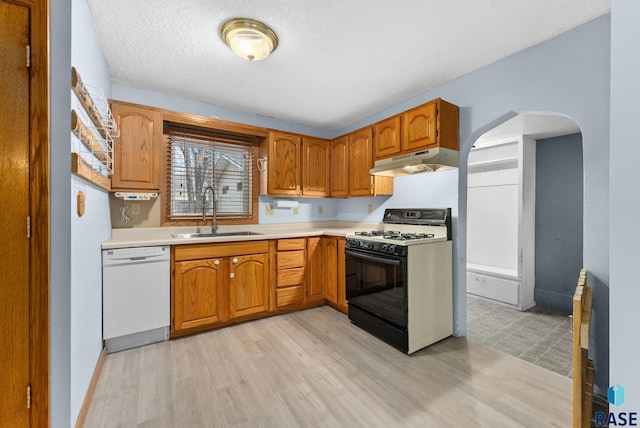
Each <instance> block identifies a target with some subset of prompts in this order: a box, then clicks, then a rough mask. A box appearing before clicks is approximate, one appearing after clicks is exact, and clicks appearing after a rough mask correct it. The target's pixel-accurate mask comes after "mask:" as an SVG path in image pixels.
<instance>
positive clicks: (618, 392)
mask: <svg viewBox="0 0 640 428" xmlns="http://www.w3.org/2000/svg"><path fill="white" fill-rule="evenodd" d="M607 401H609V403H610V404H612V405H613V406H615V407H618V406H621V405H622V404H624V387H623V386H622V385H619V384H617V383H616V384H615V385H614V386H610V387H609V389H608V390H607ZM594 416H595V418H596V426H597V427H606V426H609V427H625V426H629V427H637V426H638V413H637V412H609V413H608V414H607V413H605V412H596V413H595V415H594Z"/></svg>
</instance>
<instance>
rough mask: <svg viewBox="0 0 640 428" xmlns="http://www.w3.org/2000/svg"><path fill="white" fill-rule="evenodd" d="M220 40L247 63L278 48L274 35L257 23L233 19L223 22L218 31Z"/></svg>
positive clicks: (263, 56) (245, 19) (257, 59)
mask: <svg viewBox="0 0 640 428" xmlns="http://www.w3.org/2000/svg"><path fill="white" fill-rule="evenodd" d="M220 34H221V36H222V40H224V42H225V43H226V44H227V45H229V47H230V48H231V49H232V50H233V51H234V52H235V53H236V54H238V56H240V57H242V58H244V59H247V60H249V61H259V60H261V59H265V58H266V57H268V56H269V54H270V53H271V52H273V51H274V50H276V48H277V47H278V37H277V36H276V33H274V32H273V30H271V28H269V27H267V26H266V25H265V24H263V23H262V22H259V21H255V20H253V19H248V18H235V19H232V20H230V21H227V22H225V23H224V24H223V25H222V28H221V29H220Z"/></svg>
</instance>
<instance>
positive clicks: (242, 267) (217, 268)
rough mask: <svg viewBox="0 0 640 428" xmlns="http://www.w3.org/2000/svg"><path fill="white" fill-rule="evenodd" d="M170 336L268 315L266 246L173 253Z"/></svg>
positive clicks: (214, 247) (192, 247)
mask: <svg viewBox="0 0 640 428" xmlns="http://www.w3.org/2000/svg"><path fill="white" fill-rule="evenodd" d="M172 253H173V261H174V263H173V275H172V281H171V293H172V295H171V303H172V304H171V321H172V322H171V335H172V336H173V335H176V334H178V333H180V332H182V331H184V330H191V331H195V330H197V331H199V330H206V329H207V328H209V327H215V326H216V325H217V324H219V323H223V322H226V321H229V320H231V319H234V318H238V317H242V316H247V315H255V314H259V313H261V312H267V311H268V310H269V241H250V242H249V241H247V242H236V243H224V244H195V245H180V246H175V247H172Z"/></svg>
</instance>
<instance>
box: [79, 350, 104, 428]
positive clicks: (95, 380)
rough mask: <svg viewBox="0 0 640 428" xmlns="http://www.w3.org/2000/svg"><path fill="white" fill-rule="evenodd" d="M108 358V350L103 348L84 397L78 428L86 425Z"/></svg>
mask: <svg viewBox="0 0 640 428" xmlns="http://www.w3.org/2000/svg"><path fill="white" fill-rule="evenodd" d="M106 358H107V348H102V352H101V353H100V358H98V362H97V363H96V368H95V369H94V370H93V376H91V382H89V387H88V388H87V393H86V394H85V396H84V401H83V402H82V407H81V408H80V413H78V419H77V420H76V428H83V427H84V423H85V422H86V420H87V415H88V414H89V407H90V406H91V400H92V399H93V393H94V392H95V390H96V385H97V384H98V379H99V378H100V373H102V368H103V367H104V361H105V359H106Z"/></svg>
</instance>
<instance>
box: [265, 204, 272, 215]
mask: <svg viewBox="0 0 640 428" xmlns="http://www.w3.org/2000/svg"><path fill="white" fill-rule="evenodd" d="M264 213H265V214H266V215H273V205H271V204H266V205H265V206H264Z"/></svg>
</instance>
